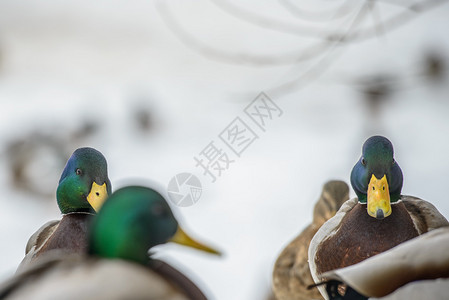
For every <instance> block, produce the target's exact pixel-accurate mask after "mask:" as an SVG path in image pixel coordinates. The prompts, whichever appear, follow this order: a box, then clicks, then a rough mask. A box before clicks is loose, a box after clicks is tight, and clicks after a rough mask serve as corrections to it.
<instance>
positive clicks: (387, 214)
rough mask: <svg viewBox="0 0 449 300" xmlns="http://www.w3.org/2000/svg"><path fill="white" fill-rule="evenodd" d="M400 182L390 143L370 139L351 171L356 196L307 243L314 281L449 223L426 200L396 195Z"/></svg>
mask: <svg viewBox="0 0 449 300" xmlns="http://www.w3.org/2000/svg"><path fill="white" fill-rule="evenodd" d="M402 182H403V177H402V171H401V169H400V167H399V164H398V163H397V162H396V160H395V159H394V156H393V146H392V144H391V142H390V141H389V140H388V139H387V138H385V137H383V136H373V137H370V138H369V139H368V140H367V141H366V142H365V143H364V145H363V149H362V156H361V158H360V159H359V160H358V161H357V163H356V165H355V166H354V168H353V169H352V172H351V185H352V188H353V189H354V191H355V193H356V194H357V198H354V199H351V200H348V201H347V202H345V203H344V204H343V205H342V207H341V208H340V210H339V211H338V212H337V214H336V215H335V216H334V217H333V218H331V219H330V220H328V221H327V222H326V223H325V224H324V225H323V226H322V227H321V228H320V229H319V230H318V232H317V233H316V234H315V236H314V237H313V239H312V241H311V243H310V247H309V267H310V271H311V273H312V277H313V279H314V281H315V282H317V280H318V275H320V274H322V273H324V272H327V271H330V270H334V269H338V268H343V267H346V266H350V265H353V264H356V263H358V262H361V261H362V260H365V259H367V258H369V257H371V256H374V255H376V254H379V253H381V252H384V251H386V250H388V249H391V248H393V247H394V246H396V245H398V244H400V243H403V242H405V241H407V240H410V239H412V238H415V237H417V236H418V235H420V234H423V233H426V232H428V231H430V230H433V229H436V228H439V227H442V226H447V225H449V223H448V221H447V220H446V218H445V217H444V216H442V215H441V214H440V213H439V211H438V210H437V209H436V208H435V207H434V206H433V205H432V204H430V203H429V202H427V201H424V200H421V199H419V198H416V197H411V196H404V195H401V190H402ZM320 292H321V293H322V294H323V293H324V290H323V289H322V288H320Z"/></svg>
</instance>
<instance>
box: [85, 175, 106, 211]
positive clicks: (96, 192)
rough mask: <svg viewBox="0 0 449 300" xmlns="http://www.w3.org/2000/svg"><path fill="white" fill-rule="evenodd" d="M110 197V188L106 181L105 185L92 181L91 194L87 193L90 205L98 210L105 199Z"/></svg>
mask: <svg viewBox="0 0 449 300" xmlns="http://www.w3.org/2000/svg"><path fill="white" fill-rule="evenodd" d="M107 197H108V190H107V187H106V182H105V183H103V185H98V184H97V183H96V182H95V181H94V182H93V183H92V188H91V189H90V193H89V195H87V201H88V202H89V204H90V206H92V207H93V209H94V210H95V211H96V212H98V211H99V210H100V208H101V206H102V205H103V203H104V201H105V200H106V198H107Z"/></svg>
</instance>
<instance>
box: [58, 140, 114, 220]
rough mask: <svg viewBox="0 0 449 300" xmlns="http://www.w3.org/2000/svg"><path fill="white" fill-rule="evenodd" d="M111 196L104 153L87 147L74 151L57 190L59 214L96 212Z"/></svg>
mask: <svg viewBox="0 0 449 300" xmlns="http://www.w3.org/2000/svg"><path fill="white" fill-rule="evenodd" d="M110 194H111V182H110V181H109V178H108V169H107V163H106V159H105V158H104V156H103V154H101V153H100V152H99V151H97V150H95V149H93V148H88V147H86V148H79V149H77V150H75V152H73V154H72V156H71V157H70V158H69V160H68V161H67V164H66V166H65V168H64V171H63V172H62V175H61V179H59V185H58V189H57V191H56V198H57V202H58V206H59V209H60V210H61V212H62V213H63V214H68V213H74V212H96V211H98V210H99V209H100V207H101V205H102V204H103V202H104V201H105V200H106V198H107V197H108V195H110Z"/></svg>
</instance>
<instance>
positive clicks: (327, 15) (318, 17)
mask: <svg viewBox="0 0 449 300" xmlns="http://www.w3.org/2000/svg"><path fill="white" fill-rule="evenodd" d="M278 2H279V4H280V5H282V6H283V7H284V8H285V9H286V10H287V11H288V12H289V13H291V14H292V15H293V16H295V17H297V18H299V19H301V20H305V21H311V22H328V21H334V20H337V19H341V18H344V17H346V16H348V14H349V13H351V11H352V8H353V7H354V4H353V1H352V0H346V1H345V2H343V3H342V4H340V6H338V7H333V8H331V9H326V10H320V11H307V10H304V9H302V8H299V6H298V5H296V4H294V3H292V1H291V0H278Z"/></svg>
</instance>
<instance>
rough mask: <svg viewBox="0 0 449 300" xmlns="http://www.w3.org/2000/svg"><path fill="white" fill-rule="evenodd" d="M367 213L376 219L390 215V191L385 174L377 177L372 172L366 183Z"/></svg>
mask: <svg viewBox="0 0 449 300" xmlns="http://www.w3.org/2000/svg"><path fill="white" fill-rule="evenodd" d="M367 210H368V214H369V215H370V216H371V217H373V218H376V219H379V220H381V219H383V218H386V217H388V216H389V215H391V204H390V192H389V189H388V181H387V176H386V175H384V177H382V178H381V179H377V178H376V176H374V174H373V175H372V176H371V180H370V182H369V184H368V191H367Z"/></svg>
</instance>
